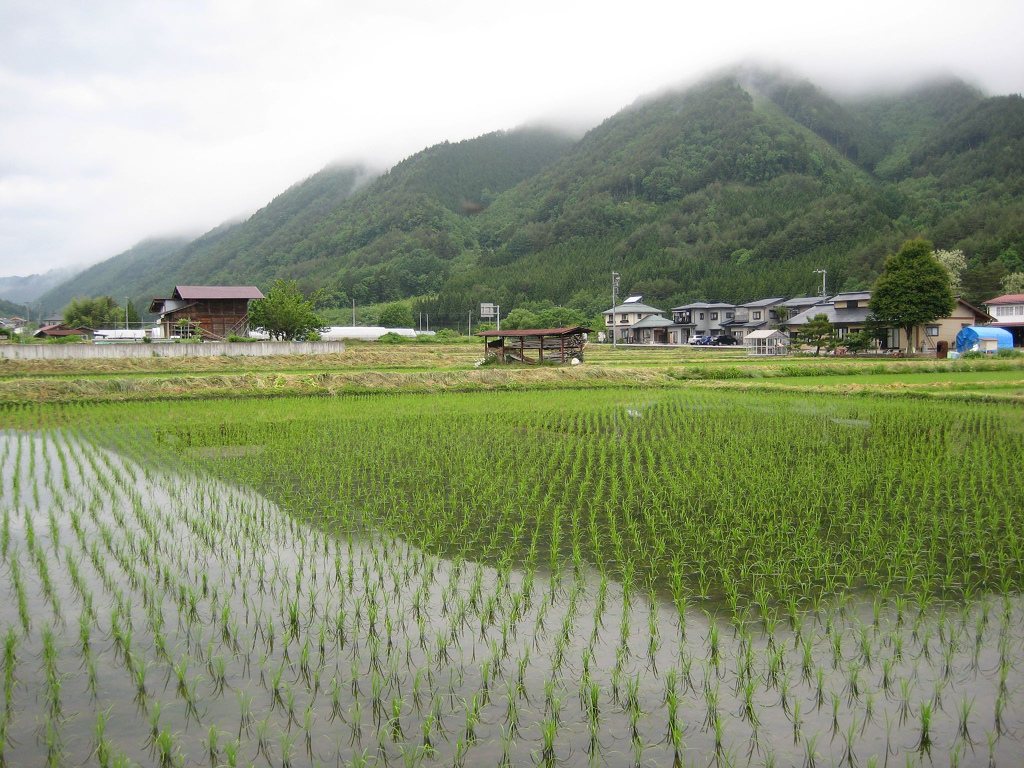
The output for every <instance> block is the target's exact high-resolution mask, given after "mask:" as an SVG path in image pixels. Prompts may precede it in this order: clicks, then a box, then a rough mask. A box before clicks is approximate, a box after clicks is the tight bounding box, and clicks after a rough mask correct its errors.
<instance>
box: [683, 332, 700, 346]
mask: <svg viewBox="0 0 1024 768" xmlns="http://www.w3.org/2000/svg"><path fill="white" fill-rule="evenodd" d="M686 343H687V344H700V336H699V335H698V334H696V333H695V334H693V336H691V337H690V338H689V339H687V340H686Z"/></svg>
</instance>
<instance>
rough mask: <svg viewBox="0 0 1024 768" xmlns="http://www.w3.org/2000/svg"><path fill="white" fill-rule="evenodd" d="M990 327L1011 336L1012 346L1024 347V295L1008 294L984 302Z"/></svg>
mask: <svg viewBox="0 0 1024 768" xmlns="http://www.w3.org/2000/svg"><path fill="white" fill-rule="evenodd" d="M985 309H986V310H988V314H989V315H991V316H992V321H991V322H992V325H994V326H996V327H997V328H1003V329H1005V330H1007V331H1009V332H1010V333H1011V334H1012V335H1013V346H1015V347H1021V346H1024V293H1008V294H1005V295H1003V296H996V297H995V298H994V299H989V300H988V301H986V302H985Z"/></svg>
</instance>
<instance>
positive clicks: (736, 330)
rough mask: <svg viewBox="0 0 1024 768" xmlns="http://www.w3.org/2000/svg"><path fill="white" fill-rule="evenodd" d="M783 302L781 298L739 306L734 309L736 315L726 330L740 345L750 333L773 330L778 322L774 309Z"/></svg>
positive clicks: (761, 300)
mask: <svg viewBox="0 0 1024 768" xmlns="http://www.w3.org/2000/svg"><path fill="white" fill-rule="evenodd" d="M784 301H785V299H782V298H772V299H759V300H757V301H748V302H747V303H746V304H740V305H739V306H738V307H736V315H735V317H734V318H733V320H732V322H731V323H730V324H729V326H728V328H727V331H728V333H730V334H731V335H732V336H733V338H735V339H736V341H739V342H741V343H742V342H743V341H744V339H745V338H746V336H747V334H749V333H751V332H752V331H757V330H768V329H771V328H774V327H775V326H776V324H777V323H778V321H779V315H778V313H777V312H776V311H775V308H776V307H777V306H779V305H780V304H782V303H783V302H784Z"/></svg>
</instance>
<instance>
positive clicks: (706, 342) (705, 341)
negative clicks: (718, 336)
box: [697, 336, 714, 347]
mask: <svg viewBox="0 0 1024 768" xmlns="http://www.w3.org/2000/svg"><path fill="white" fill-rule="evenodd" d="M713 341H714V340H713V339H712V338H711V336H703V337H701V339H700V341H698V342H697V343H698V344H700V345H701V346H702V347H710V346H711V344H712V343H713Z"/></svg>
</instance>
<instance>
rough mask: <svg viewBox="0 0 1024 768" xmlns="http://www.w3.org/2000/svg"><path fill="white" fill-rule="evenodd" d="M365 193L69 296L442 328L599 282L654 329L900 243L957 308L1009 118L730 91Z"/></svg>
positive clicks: (806, 280) (930, 106)
mask: <svg viewBox="0 0 1024 768" xmlns="http://www.w3.org/2000/svg"><path fill="white" fill-rule="evenodd" d="M370 176H371V175H370V174H368V173H367V172H366V171H365V170H363V169H358V168H331V169H325V170H324V171H322V172H321V173H319V174H316V175H314V176H313V177H311V178H310V179H307V180H306V181H304V182H301V183H300V184H297V185H295V186H294V187H292V188H291V189H289V190H287V191H286V192H284V193H282V195H280V196H279V197H278V198H276V199H275V200H274V201H273V202H272V203H270V204H269V205H268V206H267V207H266V208H264V209H263V210H261V211H259V212H257V213H256V214H254V215H253V216H252V217H251V218H250V219H249V220H247V221H245V222H241V223H237V224H233V225H225V226H223V227H220V228H218V229H217V230H214V231H212V232H210V233H207V234H206V235H204V236H203V237H201V238H198V239H197V240H194V241H192V242H191V243H188V244H186V245H184V246H183V247H181V248H179V249H178V250H175V251H174V252H173V253H171V252H165V253H163V254H162V255H161V254H155V255H154V257H153V259H151V260H142V259H140V260H138V261H135V262H130V259H129V258H128V254H122V255H121V256H118V257H115V258H114V259H111V260H109V261H108V262H104V263H103V264H100V265H97V266H96V267H93V268H92V269H91V270H89V272H92V271H93V270H96V272H95V273H94V274H93V276H95V277H96V281H95V282H91V281H92V277H93V276H89V277H88V280H89V281H90V282H86V281H85V280H86V276H87V275H89V272H87V273H86V274H84V275H83V276H82V278H83V279H82V280H81V281H76V283H77V285H80V286H84V285H88V286H89V287H90V292H91V293H94V294H95V293H111V294H112V295H113V294H116V295H118V296H121V295H125V293H127V294H128V295H131V296H132V297H133V299H134V300H137V301H139V302H140V303H141V302H142V301H143V300H144V301H145V302H146V303H148V299H149V298H150V297H152V296H157V295H162V294H164V293H166V292H167V291H169V290H170V288H171V287H172V286H173V285H174V284H176V283H186V284H189V283H191V284H199V283H218V282H221V283H243V284H252V283H255V284H257V285H260V286H263V287H266V285H267V284H268V283H269V282H270V281H271V280H273V279H274V278H275V277H288V278H294V279H296V280H297V281H298V282H299V284H300V286H301V287H302V288H303V289H304V290H307V291H310V290H313V289H318V288H322V289H324V290H325V292H326V294H327V301H328V305H333V306H337V307H343V306H346V305H347V304H348V303H349V302H350V301H351V300H352V299H355V300H356V302H357V303H359V304H360V305H365V304H370V303H376V302H382V301H392V300H396V299H407V298H414V299H415V300H416V307H417V309H420V310H424V311H426V312H429V313H430V316H431V320H432V322H433V323H434V324H435V325H437V326H441V325H444V324H454V323H457V322H459V321H463V322H464V319H465V317H466V313H467V311H468V310H470V309H473V308H475V307H476V305H477V304H478V303H479V302H481V301H494V302H498V303H500V304H501V305H502V308H503V310H505V309H512V308H514V307H516V306H521V305H524V304H527V303H534V304H537V303H540V304H544V303H549V304H560V305H566V306H571V307H573V308H577V309H581V310H583V311H585V312H587V313H588V314H591V313H593V312H596V311H599V310H600V309H603V308H605V307H606V306H607V304H608V301H610V296H609V283H610V275H611V272H612V270H615V271H618V272H620V273H621V274H622V288H623V290H626V291H629V292H633V293H643V294H645V296H647V298H648V300H649V301H651V302H652V303H655V304H658V305H661V306H665V307H669V306H672V305H673V304H676V303H683V302H684V301H687V300H693V299H707V300H729V301H743V300H749V299H753V298H758V297H764V296H771V295H792V294H800V293H806V292H813V291H814V290H815V289H816V287H817V285H818V284H819V281H820V276H818V275H816V274H814V270H816V269H827V270H828V275H829V288H830V290H834V291H838V290H841V289H851V288H861V287H867V286H869V285H870V284H871V282H872V281H873V280H874V278H875V277H876V276H877V274H878V273H879V271H880V269H881V265H882V262H883V260H884V258H885V256H886V255H887V254H888V253H891V252H893V251H894V250H896V249H897V248H898V247H899V245H900V243H901V242H902V241H903V240H904V239H906V238H909V237H916V236H924V237H927V238H930V239H932V240H933V241H934V242H935V244H936V246H937V247H941V248H948V249H953V248H962V249H963V250H964V251H965V253H966V254H967V256H968V264H969V268H968V272H967V274H966V275H965V277H964V285H965V289H966V293H967V296H968V298H970V299H973V300H983V299H986V298H989V297H990V294H992V293H993V291H996V292H998V287H999V280H1000V278H1001V277H1002V276H1003V275H1004V274H1005V273H1006V272H1007V271H1022V270H1024V235H1022V233H1024V102H1022V100H1021V98H1020V97H1019V96H996V97H987V96H985V95H984V94H981V93H980V92H978V91H977V90H975V89H973V88H971V87H970V86H967V85H965V84H964V83H961V82H959V81H956V80H945V81H937V82H932V83H928V84H925V85H922V86H919V87H917V88H914V89H910V90H907V91H905V92H903V93H900V94H887V95H879V96H871V97H859V98H857V99H845V100H844V99H838V98H836V97H834V96H832V95H830V94H829V93H828V92H826V91H825V90H823V89H821V88H819V87H817V86H815V85H814V84H813V83H810V82H808V81H803V80H799V79H794V78H789V77H786V76H783V75H779V74H778V73H772V72H767V71H763V70H758V69H755V68H745V69H736V70H733V71H730V72H726V73H724V74H719V75H717V76H715V77H713V78H710V79H708V80H706V81H704V82H702V83H699V84H698V85H695V86H693V87H689V88H685V89H680V90H678V91H675V92H670V93H666V94H661V95H658V96H655V97H651V98H644V99H640V100H638V101H637V102H636V103H635V104H633V105H631V106H630V107H628V108H626V109H624V110H622V111H621V112H619V113H618V114H616V115H614V116H612V117H609V118H608V119H607V120H605V121H604V122H603V123H601V125H599V126H596V127H595V128H594V129H592V130H591V131H589V132H588V133H587V134H586V135H585V136H584V137H583V138H582V139H580V140H579V141H575V142H574V141H571V140H570V139H567V138H565V137H564V136H561V135H559V134H557V133H554V132H551V131H545V130H539V129H521V130H517V131H508V132H497V133H492V134H488V135H486V136H481V137H479V138H477V139H472V140H468V141H463V142H458V143H455V144H451V143H444V144H440V145H437V146H434V147H431V148H429V149H426V150H424V151H422V152H420V153H418V154H416V155H413V156H412V157H410V158H408V159H407V160H405V161H403V162H401V163H399V164H398V165H396V166H395V167H394V168H392V169H391V170H390V171H388V172H387V173H386V174H383V175H381V176H379V177H377V178H370ZM140 247H141V246H140ZM133 250H134V249H133ZM128 253H129V254H130V253H131V251H129V252H128ZM119 260H120V261H119ZM68 290H72V291H73V292H77V291H74V289H73V288H72V289H69V288H67V287H62V288H61V289H60V291H54V292H51V294H48V295H47V297H45V298H46V299H47V300H52V301H53V302H54V303H55V304H58V303H59V299H62V298H64V297H66V296H68ZM61 291H62V292H61ZM54 308H59V307H56V306H55V307H54Z"/></svg>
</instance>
